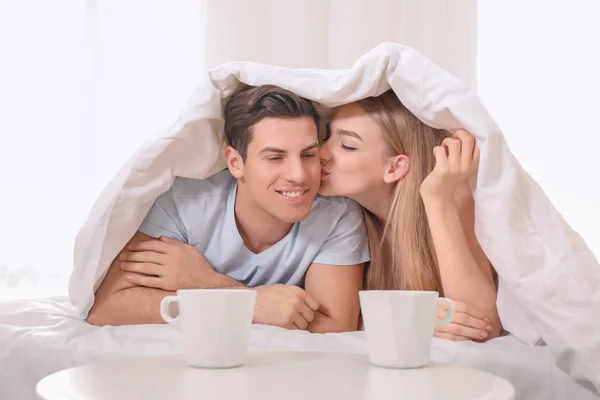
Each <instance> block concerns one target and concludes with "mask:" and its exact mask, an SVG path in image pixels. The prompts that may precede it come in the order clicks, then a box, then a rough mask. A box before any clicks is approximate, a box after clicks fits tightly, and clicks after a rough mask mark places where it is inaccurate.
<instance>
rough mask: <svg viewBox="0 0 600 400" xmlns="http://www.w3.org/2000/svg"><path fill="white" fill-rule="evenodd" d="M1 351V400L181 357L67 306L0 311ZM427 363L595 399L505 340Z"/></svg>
mask: <svg viewBox="0 0 600 400" xmlns="http://www.w3.org/2000/svg"><path fill="white" fill-rule="evenodd" d="M0 343H1V344H2V346H1V347H0V365H1V366H2V368H1V370H0V399H2V400H34V399H36V398H37V397H36V394H35V385H36V384H37V382H38V381H39V380H40V379H42V378H43V377H44V376H46V375H48V374H51V373H54V372H57V371H60V370H62V369H65V368H70V367H74V366H79V365H84V364H88V363H93V362H97V361H103V360H110V359H117V358H122V357H131V356H143V355H161V354H177V353H179V352H180V351H181V337H180V334H179V332H178V331H177V330H176V328H174V327H173V326H169V325H139V326H124V327H111V326H106V327H95V326H91V325H89V324H87V323H86V322H85V321H82V320H81V319H80V318H78V317H77V316H76V313H75V310H74V308H73V307H72V306H71V305H70V304H69V303H68V301H67V299H40V300H21V301H12V302H5V303H0ZM250 349H251V350H258V349H260V350H294V351H326V352H349V353H365V352H366V345H365V337H364V333H363V332H348V333H336V334H324V335H323V334H311V333H308V332H305V331H289V330H286V329H281V328H277V327H272V326H265V325H254V326H253V329H252V332H251V337H250ZM432 359H433V361H435V362H443V363H457V364H461V365H466V366H470V367H474V368H478V369H481V370H483V371H487V372H490V373H493V374H495V375H498V376H501V377H503V378H505V379H507V380H509V381H510V382H511V383H512V384H513V385H514V386H515V390H516V395H517V397H516V398H517V399H528V400H537V399H539V400H542V399H544V400H551V399H578V400H593V399H600V396H598V395H597V394H595V391H594V390H593V389H592V387H591V385H586V384H584V383H579V382H577V381H575V380H574V379H573V378H571V377H569V376H568V375H566V374H565V373H564V372H562V371H561V370H559V369H558V368H557V367H556V366H555V364H554V361H553V358H552V354H551V353H550V350H549V348H548V347H546V346H528V345H525V344H523V343H522V342H520V341H519V340H517V339H516V338H515V337H514V336H510V335H509V336H505V337H501V338H498V339H495V340H492V341H489V342H488V343H485V344H483V343H475V342H451V341H448V340H442V339H437V338H434V341H433V345H432Z"/></svg>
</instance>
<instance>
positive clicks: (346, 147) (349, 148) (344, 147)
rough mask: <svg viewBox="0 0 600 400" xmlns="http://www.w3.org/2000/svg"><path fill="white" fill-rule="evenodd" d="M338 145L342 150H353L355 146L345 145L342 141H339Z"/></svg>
mask: <svg viewBox="0 0 600 400" xmlns="http://www.w3.org/2000/svg"><path fill="white" fill-rule="evenodd" d="M340 146H341V147H342V150H345V151H355V150H356V147H350V146H346V145H345V144H343V143H340Z"/></svg>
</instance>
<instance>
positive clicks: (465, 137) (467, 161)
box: [454, 129, 479, 173]
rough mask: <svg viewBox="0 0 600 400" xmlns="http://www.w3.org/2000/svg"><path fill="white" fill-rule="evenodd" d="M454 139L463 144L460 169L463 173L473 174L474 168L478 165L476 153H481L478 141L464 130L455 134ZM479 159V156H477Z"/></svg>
mask: <svg viewBox="0 0 600 400" xmlns="http://www.w3.org/2000/svg"><path fill="white" fill-rule="evenodd" d="M454 137H455V138H456V139H458V140H459V141H460V143H461V157H460V169H461V171H462V172H464V173H467V172H472V171H473V170H474V166H477V165H478V161H475V156H476V155H475V151H476V150H477V153H479V150H478V148H477V141H476V140H475V137H474V136H473V135H471V134H470V133H469V132H467V131H465V130H464V129H459V130H457V131H456V133H455V134H454ZM477 157H478V155H477Z"/></svg>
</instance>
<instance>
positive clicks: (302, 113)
mask: <svg viewBox="0 0 600 400" xmlns="http://www.w3.org/2000/svg"><path fill="white" fill-rule="evenodd" d="M223 112H224V118H225V140H226V141H227V144H228V145H229V146H231V147H233V148H234V149H236V150H237V151H238V152H239V153H240V155H241V156H242V159H243V160H244V161H246V156H247V155H248V144H249V143H250V141H251V140H252V128H253V127H254V125H256V124H257V123H259V122H260V121H261V120H262V119H263V118H285V119H291V118H301V117H312V118H313V120H314V121H315V125H316V127H317V129H318V127H319V113H318V112H317V110H316V108H315V106H314V105H313V104H312V102H311V101H309V100H307V99H304V98H302V97H300V96H297V95H295V94H294V93H292V92H290V91H289V90H286V89H282V88H280V87H278V86H274V85H263V86H256V87H254V86H247V87H244V88H242V89H241V90H238V91H236V92H235V93H234V94H232V95H231V97H230V98H229V100H228V101H227V104H225V108H224V110H223Z"/></svg>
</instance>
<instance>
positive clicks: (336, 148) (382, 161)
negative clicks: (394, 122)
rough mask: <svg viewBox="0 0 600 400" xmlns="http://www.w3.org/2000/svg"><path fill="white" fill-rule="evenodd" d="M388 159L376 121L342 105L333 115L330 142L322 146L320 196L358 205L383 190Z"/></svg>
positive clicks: (356, 109) (360, 110) (363, 113)
mask: <svg viewBox="0 0 600 400" xmlns="http://www.w3.org/2000/svg"><path fill="white" fill-rule="evenodd" d="M389 158H390V155H389V154H388V153H387V151H386V145H385V143H384V141H383V136H382V132H381V129H380V128H379V126H378V125H377V124H376V123H375V121H374V120H373V119H372V118H371V117H370V116H369V115H368V114H367V113H366V112H365V111H364V110H363V109H362V108H361V107H360V106H358V105H356V104H348V105H345V106H343V107H341V108H340V109H339V110H338V112H337V113H336V114H335V116H334V118H333V120H332V121H331V123H330V136H329V139H328V140H327V141H326V142H325V143H324V144H323V145H322V146H321V187H320V189H319V193H321V194H322V195H325V196H345V197H350V198H352V199H354V200H357V201H359V202H360V199H361V198H362V197H363V196H365V195H368V194H369V193H371V194H373V193H377V192H379V190H380V188H381V187H383V186H385V182H384V175H385V171H386V167H387V164H388V161H389Z"/></svg>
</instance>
